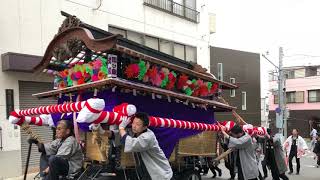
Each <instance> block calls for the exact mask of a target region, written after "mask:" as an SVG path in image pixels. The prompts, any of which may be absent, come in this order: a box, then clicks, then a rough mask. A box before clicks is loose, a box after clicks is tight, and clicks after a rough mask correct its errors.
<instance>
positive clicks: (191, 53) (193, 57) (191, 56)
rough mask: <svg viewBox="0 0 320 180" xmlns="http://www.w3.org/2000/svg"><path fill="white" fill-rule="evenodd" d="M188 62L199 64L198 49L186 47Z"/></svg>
mask: <svg viewBox="0 0 320 180" xmlns="http://www.w3.org/2000/svg"><path fill="white" fill-rule="evenodd" d="M186 61H191V62H194V63H196V62H197V48H196V47H192V46H186Z"/></svg>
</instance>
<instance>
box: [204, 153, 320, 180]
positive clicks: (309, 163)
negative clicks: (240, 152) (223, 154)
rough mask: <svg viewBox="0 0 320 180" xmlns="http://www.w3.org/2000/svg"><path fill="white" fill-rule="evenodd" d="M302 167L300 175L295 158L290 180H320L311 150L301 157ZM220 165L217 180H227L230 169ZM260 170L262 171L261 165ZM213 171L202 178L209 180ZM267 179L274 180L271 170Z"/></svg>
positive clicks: (318, 170)
mask: <svg viewBox="0 0 320 180" xmlns="http://www.w3.org/2000/svg"><path fill="white" fill-rule="evenodd" d="M300 161H301V169H300V175H296V174H295V173H296V171H295V168H296V166H295V159H294V160H293V165H294V167H293V169H294V173H293V174H292V175H288V173H286V174H287V176H288V177H289V179H290V180H320V167H319V168H316V167H315V165H316V161H315V160H314V159H313V154H312V153H311V152H307V153H306V154H305V156H304V157H303V158H301V160H300ZM219 167H220V168H221V169H222V171H223V172H222V176H221V177H216V178H215V180H227V179H229V178H230V176H229V171H228V170H227V169H226V168H225V167H224V164H223V162H222V163H221V164H220V165H219ZM259 168H260V172H262V168H261V166H260V167H259ZM211 177H212V174H211V172H210V173H209V174H208V175H207V176H203V177H202V179H204V180H209V179H212V178H211ZM266 180H272V177H271V172H270V171H269V177H268V178H267V179H266Z"/></svg>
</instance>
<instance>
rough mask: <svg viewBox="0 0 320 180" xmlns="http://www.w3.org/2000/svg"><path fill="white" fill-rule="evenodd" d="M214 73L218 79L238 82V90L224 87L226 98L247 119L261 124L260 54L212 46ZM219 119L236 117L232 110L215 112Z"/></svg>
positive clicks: (212, 70) (212, 69)
mask: <svg viewBox="0 0 320 180" xmlns="http://www.w3.org/2000/svg"><path fill="white" fill-rule="evenodd" d="M210 54H211V60H210V63H211V69H210V70H211V73H213V74H214V75H215V76H216V77H217V78H218V79H220V80H224V81H229V82H231V83H235V84H237V85H238V86H239V88H238V89H236V90H224V91H223V92H222V94H223V97H224V99H225V100H226V101H227V102H228V103H229V104H230V105H232V106H235V107H237V110H236V112H237V113H238V114H239V115H240V116H241V117H242V118H243V119H244V120H245V121H246V122H247V123H250V124H253V125H259V126H260V124H261V109H260V107H261V104H260V100H261V99H260V55H259V54H256V53H251V52H243V51H238V50H232V49H225V48H219V47H211V49H210ZM216 118H217V119H218V120H221V121H224V120H235V118H234V117H233V116H232V114H231V113H216Z"/></svg>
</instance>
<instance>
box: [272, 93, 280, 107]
mask: <svg viewBox="0 0 320 180" xmlns="http://www.w3.org/2000/svg"><path fill="white" fill-rule="evenodd" d="M277 93H278V92H277ZM273 97H274V98H273V104H279V96H278V94H276V95H274V96H273Z"/></svg>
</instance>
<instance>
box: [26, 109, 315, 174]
mask: <svg viewBox="0 0 320 180" xmlns="http://www.w3.org/2000/svg"><path fill="white" fill-rule="evenodd" d="M129 124H131V127H132V128H130V131H128V130H127V128H126V127H127V126H128V125H129ZM148 125H149V117H148V115H147V114H146V113H137V114H135V116H134V118H133V119H129V118H124V119H122V123H121V124H120V125H119V127H118V129H117V131H107V132H106V133H107V134H108V136H109V138H110V139H114V138H115V137H116V136H118V137H119V138H120V139H121V141H120V142H121V144H122V145H123V146H124V151H125V152H132V153H133V154H134V159H135V162H136V173H137V176H138V177H139V179H141V180H149V179H163V180H166V179H167V180H170V179H172V178H173V171H172V169H171V166H170V164H169V161H168V159H167V158H166V156H165V154H164V153H163V151H162V149H161V148H160V146H159V143H158V141H157V139H156V136H155V135H154V133H153V132H152V131H151V130H150V129H148ZM267 132H268V133H267V135H266V136H263V137H261V136H257V135H255V136H250V135H249V134H247V133H246V132H245V131H244V130H243V129H242V127H241V126H239V125H235V126H234V127H233V128H231V129H230V131H226V129H225V128H224V127H222V126H221V132H220V133H219V136H218V137H219V140H220V145H221V147H222V149H223V150H224V151H227V150H228V149H231V153H230V154H228V156H227V157H225V160H224V162H225V166H226V168H227V169H228V170H229V172H230V180H233V179H235V177H236V175H237V177H238V180H258V179H265V178H267V177H268V169H269V171H270V172H271V176H272V178H273V179H274V180H280V179H283V180H288V179H289V178H288V176H287V175H286V172H287V170H288V168H287V167H289V172H288V174H292V173H293V166H292V161H293V159H294V158H295V160H296V164H297V167H296V174H297V175H299V173H300V158H301V156H302V155H303V154H304V153H305V151H306V150H307V149H308V147H307V144H306V142H305V140H304V139H303V138H302V137H301V136H299V133H298V130H297V129H293V130H292V134H291V135H290V136H289V137H288V138H287V139H286V140H285V142H284V143H283V144H282V143H281V140H280V137H279V136H275V135H274V133H273V132H272V131H271V130H270V129H268V130H267ZM310 136H311V138H312V141H311V150H312V151H313V152H314V153H315V155H316V156H315V158H317V165H318V166H320V137H319V133H317V132H316V130H315V129H313V130H312V131H311V133H310ZM29 143H34V144H36V145H37V146H38V149H39V152H41V153H42V154H41V158H40V171H41V176H43V177H44V179H48V180H53V179H58V177H59V176H68V175H70V174H75V173H77V172H79V171H81V168H82V163H83V153H82V149H81V146H80V145H79V144H78V143H77V141H76V139H75V137H74V133H73V126H72V122H69V121H64V120H62V121H60V122H59V124H58V126H57V128H56V140H54V141H52V142H50V143H45V144H42V143H39V142H38V141H37V140H35V139H29ZM262 155H264V156H262ZM262 157H264V158H262ZM260 160H261V162H260ZM286 160H288V162H286ZM260 163H261V165H262V170H263V174H262V173H261V172H260V170H259V164H260ZM209 167H210V169H211V170H212V171H213V174H216V172H215V171H217V172H218V173H219V176H221V169H219V168H218V167H217V164H216V162H214V161H212V159H211V161H210V163H209Z"/></svg>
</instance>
